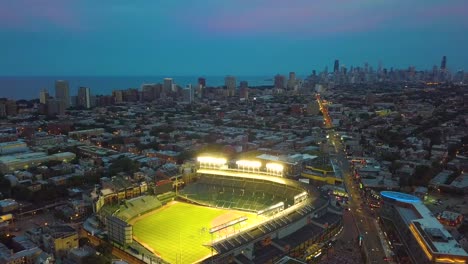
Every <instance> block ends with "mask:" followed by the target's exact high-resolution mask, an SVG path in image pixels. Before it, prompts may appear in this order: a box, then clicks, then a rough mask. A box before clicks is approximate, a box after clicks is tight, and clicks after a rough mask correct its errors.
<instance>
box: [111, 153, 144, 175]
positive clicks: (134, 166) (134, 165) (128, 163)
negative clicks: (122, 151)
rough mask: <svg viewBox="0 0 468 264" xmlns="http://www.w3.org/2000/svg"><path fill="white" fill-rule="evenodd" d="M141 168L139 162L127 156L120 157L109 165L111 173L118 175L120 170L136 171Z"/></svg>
mask: <svg viewBox="0 0 468 264" xmlns="http://www.w3.org/2000/svg"><path fill="white" fill-rule="evenodd" d="M139 168H140V165H139V163H138V162H136V161H133V160H131V159H129V158H127V157H123V158H119V159H117V160H115V161H114V162H113V163H112V164H111V165H110V167H109V174H110V175H116V174H118V173H120V172H126V173H130V174H131V173H134V172H137V171H138V169H139Z"/></svg>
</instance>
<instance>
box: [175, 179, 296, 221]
mask: <svg viewBox="0 0 468 264" xmlns="http://www.w3.org/2000/svg"><path fill="white" fill-rule="evenodd" d="M300 192H302V190H299V189H296V188H294V187H290V186H286V185H281V184H278V183H274V182H270V181H261V180H252V179H245V178H234V177H223V176H211V175H202V176H201V177H200V178H199V179H198V180H197V181H196V182H194V183H191V184H189V185H187V186H185V188H184V189H182V190H180V191H179V195H180V196H182V197H185V198H187V199H190V200H192V201H197V202H200V203H202V204H206V205H210V206H214V207H219V208H230V209H237V210H244V211H251V212H258V211H259V210H262V209H265V208H268V207H269V206H272V205H275V204H277V203H279V202H284V203H285V205H286V206H290V205H292V204H293V203H294V196H295V195H297V194H299V193H300Z"/></svg>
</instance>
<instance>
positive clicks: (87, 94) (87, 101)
mask: <svg viewBox="0 0 468 264" xmlns="http://www.w3.org/2000/svg"><path fill="white" fill-rule="evenodd" d="M77 105H78V106H81V107H84V108H91V90H90V89H89V88H88V87H80V88H79V89H78V98H77Z"/></svg>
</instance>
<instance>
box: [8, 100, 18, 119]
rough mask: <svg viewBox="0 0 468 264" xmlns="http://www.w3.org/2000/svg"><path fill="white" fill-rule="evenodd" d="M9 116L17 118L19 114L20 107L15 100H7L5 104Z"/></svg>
mask: <svg viewBox="0 0 468 264" xmlns="http://www.w3.org/2000/svg"><path fill="white" fill-rule="evenodd" d="M5 108H6V114H7V116H15V115H17V114H18V105H17V104H16V101H15V100H7V101H6V102H5Z"/></svg>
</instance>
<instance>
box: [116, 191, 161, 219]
mask: <svg viewBox="0 0 468 264" xmlns="http://www.w3.org/2000/svg"><path fill="white" fill-rule="evenodd" d="M161 206H162V203H161V201H160V200H159V199H158V198H157V197H155V196H141V197H137V198H134V199H131V200H127V201H125V202H124V203H123V205H121V206H120V208H118V209H117V210H116V211H114V212H115V213H114V215H115V216H117V217H119V218H120V219H122V220H124V221H128V220H130V219H132V218H134V217H137V216H139V215H142V214H144V213H147V212H150V211H152V210H154V209H157V208H159V207H161Z"/></svg>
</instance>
